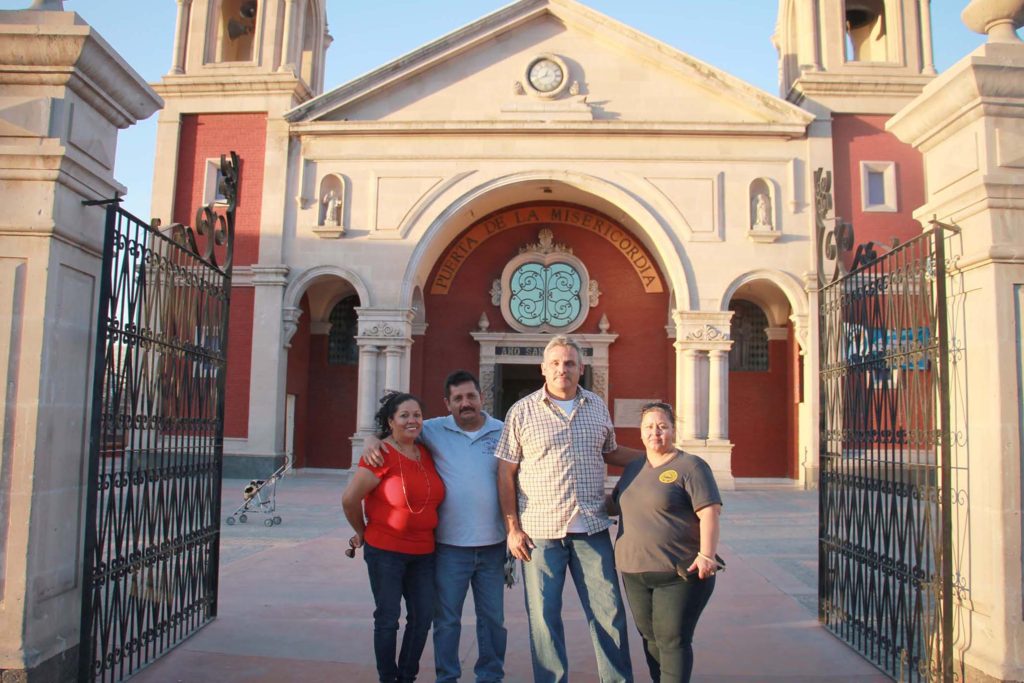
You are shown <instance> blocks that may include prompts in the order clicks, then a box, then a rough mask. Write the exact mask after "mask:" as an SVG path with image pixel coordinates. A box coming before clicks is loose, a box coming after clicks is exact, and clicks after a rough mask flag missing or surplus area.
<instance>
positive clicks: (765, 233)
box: [747, 230, 782, 244]
mask: <svg viewBox="0 0 1024 683" xmlns="http://www.w3.org/2000/svg"><path fill="white" fill-rule="evenodd" d="M781 236H782V235H780V234H779V232H778V231H776V230H748V231H747V239H748V240H750V241H751V242H755V243H757V244H771V243H772V242H778V241H779V237H781Z"/></svg>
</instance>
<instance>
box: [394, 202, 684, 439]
mask: <svg viewBox="0 0 1024 683" xmlns="http://www.w3.org/2000/svg"><path fill="white" fill-rule="evenodd" d="M506 210H507V209H502V211H506ZM583 210H585V211H588V212H590V213H595V212H593V211H590V210H589V209H583ZM485 220H486V218H485V219H482V221H481V222H483V221H485ZM606 220H609V221H610V219H606ZM541 227H548V228H551V230H552V232H553V233H554V241H555V243H556V244H565V245H567V246H569V247H571V248H572V250H573V253H574V255H575V256H577V257H578V258H580V259H581V260H582V261H583V263H584V264H585V265H586V266H587V270H588V271H589V273H590V277H591V279H594V280H597V282H598V284H599V286H600V289H601V292H602V294H601V297H600V301H599V303H598V305H597V307H595V308H592V309H590V313H589V315H588V316H587V318H586V320H585V321H584V323H583V325H582V326H580V328H579V329H578V330H577V332H578V333H596V332H598V327H597V325H598V321H599V320H600V319H601V315H602V314H606V315H607V316H608V320H609V321H610V323H611V329H610V330H609V331H610V332H617V333H619V335H620V336H619V338H618V339H617V340H616V341H615V343H613V344H612V345H611V348H610V363H611V367H610V376H609V387H608V390H609V396H610V398H611V399H612V400H611V404H610V405H609V409H610V410H612V412H613V413H614V400H615V397H623V398H648V397H660V398H665V399H668V400H672V393H671V381H672V373H673V372H674V356H673V349H672V346H671V344H669V343H666V340H667V335H666V332H665V325H666V322H667V320H668V300H669V297H668V293H667V292H668V289H669V287H668V284H667V283H665V281H664V278H662V282H663V283H664V290H665V291H663V292H662V293H656V294H648V293H645V291H644V288H643V286H642V285H641V282H640V279H639V277H638V276H637V274H636V272H635V271H634V270H633V267H632V266H631V265H630V263H629V261H627V259H626V257H625V256H623V254H622V253H621V252H619V250H618V249H616V247H614V246H613V245H612V244H610V243H609V242H608V241H606V240H605V239H603V238H601V237H598V236H596V235H594V234H593V233H591V232H590V231H588V230H587V229H584V228H581V227H578V226H575V225H569V224H556V223H538V224H532V225H529V226H521V227H517V228H510V229H507V230H504V231H501V232H499V233H497V234H496V235H495V236H493V237H490V238H489V239H487V240H486V241H485V242H483V243H482V244H481V245H480V246H479V247H477V248H476V249H475V250H474V251H472V252H471V253H470V254H469V256H468V257H466V259H465V261H464V262H463V263H462V266H461V268H460V269H459V271H458V273H457V275H456V276H455V279H454V281H453V284H452V287H451V291H450V292H449V293H448V294H444V295H440V294H432V293H430V291H429V290H430V284H429V283H432V282H433V280H434V276H435V275H436V274H437V271H438V267H439V265H438V266H435V268H434V270H433V271H432V273H431V277H430V278H429V279H428V280H427V282H428V285H427V287H426V292H425V293H424V303H425V306H426V314H427V322H428V323H429V327H428V328H427V333H426V335H425V337H424V339H423V342H422V343H423V352H422V353H423V355H422V358H425V359H429V361H428V362H425V363H423V365H422V375H421V381H420V382H419V383H418V384H416V385H414V391H417V392H419V394H420V395H421V396H422V398H423V400H424V402H425V403H426V408H427V414H428V415H431V416H435V415H444V414H445V413H446V411H445V407H444V403H443V401H442V397H441V391H440V387H441V385H442V384H443V382H444V378H445V377H446V376H447V374H448V373H449V372H450V371H452V370H454V369H456V368H465V369H467V370H470V371H471V372H473V373H476V372H477V371H478V370H479V366H480V354H479V350H480V347H479V344H478V343H477V342H476V341H475V340H474V339H473V338H472V337H471V336H470V334H469V333H470V332H471V331H473V330H476V329H477V322H478V320H479V319H480V314H481V313H482V312H486V313H487V317H488V319H489V320H490V323H491V327H490V331H491V332H507V331H510V329H509V327H508V326H507V325H506V324H505V321H504V319H503V318H502V316H501V310H500V309H499V308H498V307H497V306H494V305H493V304H492V303H491V296H490V294H489V292H488V290H489V288H490V287H489V283H490V282H492V281H493V280H494V279H496V278H500V277H501V271H502V269H503V268H504V267H505V265H506V264H507V263H508V261H509V260H510V259H511V258H512V257H514V256H516V255H517V254H518V253H519V249H520V248H521V247H522V246H524V245H526V244H528V243H535V242H537V234H538V231H539V230H540V228H541ZM469 230H472V227H470V228H469ZM460 237H461V236H460ZM457 240H458V238H456V239H455V240H453V243H454V242H456V241H457ZM636 241H637V242H639V240H636ZM538 365H539V360H538ZM413 376H414V377H416V376H419V373H418V372H414V373H413ZM542 383H543V378H542V377H541V376H540V372H539V369H538V372H537V388H540V387H541V385H542ZM618 435H619V438H620V440H621V441H622V442H623V443H624V444H627V445H633V446H639V445H640V440H639V429H620V430H618Z"/></svg>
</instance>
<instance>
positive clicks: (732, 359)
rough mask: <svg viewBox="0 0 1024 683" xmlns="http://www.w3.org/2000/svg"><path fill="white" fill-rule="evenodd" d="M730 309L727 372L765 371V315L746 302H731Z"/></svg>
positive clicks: (766, 334)
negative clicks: (730, 338)
mask: <svg viewBox="0 0 1024 683" xmlns="http://www.w3.org/2000/svg"><path fill="white" fill-rule="evenodd" d="M729 310H730V311H732V312H733V314H732V328H731V330H730V334H731V336H732V349H730V351H729V370H731V371H733V372H768V369H769V368H768V316H766V315H765V314H764V311H762V310H761V307H760V306H758V305H757V304H753V303H750V302H749V301H733V302H732V303H731V304H729Z"/></svg>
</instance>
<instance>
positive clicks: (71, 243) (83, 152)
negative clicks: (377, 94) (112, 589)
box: [0, 0, 162, 681]
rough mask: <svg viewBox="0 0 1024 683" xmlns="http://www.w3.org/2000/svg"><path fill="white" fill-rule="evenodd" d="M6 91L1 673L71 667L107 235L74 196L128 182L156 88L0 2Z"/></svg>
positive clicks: (111, 190) (34, 14)
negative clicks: (128, 159)
mask: <svg viewBox="0 0 1024 683" xmlns="http://www.w3.org/2000/svg"><path fill="white" fill-rule="evenodd" d="M26 4H27V0H26ZM46 6H47V7H50V6H53V7H55V8H59V6H60V3H59V2H51V3H49V4H47V5H46ZM0 95H2V97H0V206H2V207H3V209H2V210H0V387H3V391H2V392H0V677H2V678H3V680H5V681H6V680H8V679H9V678H10V679H11V680H24V679H26V678H27V679H28V680H71V679H73V678H74V675H75V668H76V667H77V656H78V655H77V649H78V634H79V619H80V603H81V589H82V553H83V548H82V522H83V517H84V500H85V496H84V490H83V489H84V486H85V476H86V472H87V467H86V460H87V455H88V451H89V415H90V407H91V396H92V394H91V392H92V371H93V363H92V360H93V349H94V348H95V347H94V344H95V341H96V335H97V330H96V317H97V304H98V295H99V275H100V267H101V253H102V246H103V235H104V209H103V208H102V207H96V206H92V207H85V206H82V201H83V200H94V199H109V198H112V197H113V196H114V194H115V193H124V191H125V188H124V187H123V186H122V185H120V184H119V183H117V182H116V181H115V180H114V151H115V149H116V145H117V131H118V129H119V128H127V127H128V126H130V125H132V124H133V123H135V122H136V121H138V120H139V119H143V118H146V117H148V116H149V115H151V114H152V113H153V112H155V111H156V110H157V109H158V108H159V107H161V106H162V101H161V100H160V98H159V97H158V96H157V95H156V93H154V92H153V91H152V90H151V89H150V88H149V86H147V85H146V83H145V81H143V80H142V78H141V77H140V76H139V75H138V74H137V73H135V71H133V70H132V69H131V68H130V67H129V66H128V65H127V64H125V62H124V61H123V60H122V59H121V57H120V56H118V55H117V53H115V52H114V51H113V50H112V49H111V48H110V46H109V45H107V43H106V42H104V41H103V40H102V39H100V38H99V36H98V35H97V34H96V33H95V31H93V30H92V29H91V28H90V27H89V26H88V25H87V24H86V23H85V22H84V21H83V20H82V18H81V17H79V16H78V15H77V14H75V13H74V12H63V11H0Z"/></svg>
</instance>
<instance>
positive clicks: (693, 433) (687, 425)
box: [676, 348, 703, 441]
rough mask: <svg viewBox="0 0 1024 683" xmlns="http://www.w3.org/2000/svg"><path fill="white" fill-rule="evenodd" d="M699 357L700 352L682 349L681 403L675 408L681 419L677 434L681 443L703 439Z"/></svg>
mask: <svg viewBox="0 0 1024 683" xmlns="http://www.w3.org/2000/svg"><path fill="white" fill-rule="evenodd" d="M700 356H701V352H700V351H698V350H697V349H688V348H684V349H682V357H683V377H684V382H685V384H684V390H683V397H682V401H681V403H679V405H678V406H677V408H676V410H677V411H678V412H679V416H680V418H681V419H682V425H681V427H682V429H681V431H680V434H679V439H680V440H682V441H694V440H697V439H702V438H703V435H702V434H701V433H700V423H701V410H700V408H701V403H703V401H702V400H701V394H702V393H703V392H702V389H703V387H700V386H698V379H699V377H700V369H699V368H698V365H697V364H698V362H699V360H700Z"/></svg>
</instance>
